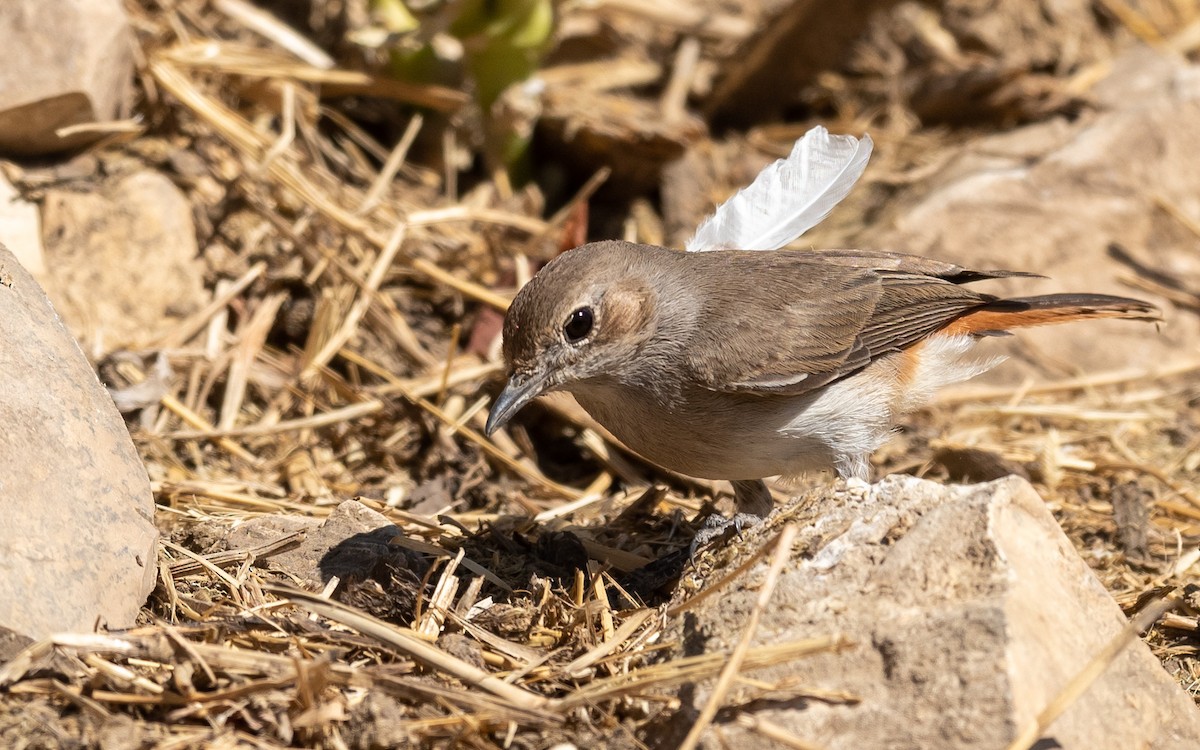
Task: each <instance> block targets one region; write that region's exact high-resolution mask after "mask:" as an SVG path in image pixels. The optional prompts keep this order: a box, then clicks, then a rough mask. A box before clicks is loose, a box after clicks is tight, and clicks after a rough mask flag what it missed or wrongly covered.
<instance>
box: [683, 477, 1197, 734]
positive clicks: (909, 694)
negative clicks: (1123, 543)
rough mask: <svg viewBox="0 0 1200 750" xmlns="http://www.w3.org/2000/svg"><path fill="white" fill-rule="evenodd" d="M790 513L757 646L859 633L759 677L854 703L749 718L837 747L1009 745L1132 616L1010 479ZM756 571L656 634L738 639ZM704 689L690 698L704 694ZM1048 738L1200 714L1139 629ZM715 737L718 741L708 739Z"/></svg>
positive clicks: (917, 484) (719, 644)
mask: <svg viewBox="0 0 1200 750" xmlns="http://www.w3.org/2000/svg"><path fill="white" fill-rule="evenodd" d="M783 513H784V515H785V517H786V516H790V518H788V519H787V520H790V521H792V522H794V523H796V524H798V525H799V527H800V528H801V529H802V531H801V532H800V534H799V537H798V539H797V542H796V544H795V545H794V550H796V552H795V553H794V559H793V562H792V564H791V565H789V566H788V567H787V568H785V570H784V573H783V575H782V578H781V579H780V582H779V584H778V586H777V588H776V590H775V592H774V595H773V598H772V600H771V605H770V607H768V609H767V610H766V613H765V615H764V617H763V619H762V622H761V625H760V627H759V629H758V632H757V635H756V639H755V642H756V643H757V644H776V643H782V642H787V641H793V640H798V639H803V638H808V637H814V636H821V635H832V634H842V635H844V636H846V637H848V638H849V640H850V641H851V642H852V644H853V645H852V646H851V647H850V648H848V649H846V650H844V651H841V652H838V653H827V654H821V655H817V656H815V657H810V658H803V659H797V660H795V661H792V662H790V663H785V664H779V665H776V666H773V667H770V668H768V669H764V670H758V671H755V672H753V673H751V676H752V677H754V678H756V679H762V680H766V681H776V680H781V679H784V678H786V679H788V680H789V681H793V682H792V684H800V685H803V686H805V688H811V689H816V690H829V691H845V692H848V693H851V694H853V695H856V696H858V698H860V699H861V702H859V703H857V704H856V705H846V704H827V703H822V702H820V701H792V702H787V701H764V702H763V704H762V706H761V707H759V708H757V709H755V715H756V716H757V717H758V718H760V719H764V720H767V721H770V722H773V723H775V724H778V725H780V726H782V727H784V728H786V729H787V730H788V731H790V732H792V733H793V734H794V735H795V736H796V737H798V738H800V739H803V740H806V741H809V742H812V743H814V744H816V745H819V746H821V747H826V748H829V749H830V750H839V749H842V748H845V749H849V748H895V749H897V750H900V749H901V748H903V749H906V750H907V749H909V748H922V750H938V749H939V748H945V750H968V749H969V748H979V749H980V750H983V749H984V748H987V749H988V750H993V749H994V748H1003V747H1006V746H1007V745H1008V744H1009V742H1010V741H1012V740H1013V739H1014V737H1015V736H1016V733H1017V732H1019V731H1020V730H1021V729H1023V728H1024V727H1026V726H1027V725H1028V724H1029V723H1031V722H1032V721H1033V720H1034V718H1035V717H1036V716H1037V714H1038V713H1039V712H1041V711H1042V709H1043V708H1045V707H1046V706H1047V704H1048V703H1049V702H1050V701H1051V700H1053V699H1054V697H1055V696H1056V695H1057V694H1058V692H1059V691H1060V690H1061V689H1062V688H1063V686H1064V685H1066V684H1067V682H1068V681H1069V680H1070V679H1071V678H1072V677H1074V676H1075V675H1076V674H1077V673H1078V672H1079V671H1080V670H1082V669H1083V668H1084V666H1085V665H1087V664H1088V663H1089V661H1090V660H1091V659H1092V658H1093V657H1094V656H1095V655H1096V654H1097V652H1099V651H1100V650H1101V649H1102V648H1103V647H1104V645H1105V644H1106V643H1108V642H1109V640H1110V639H1111V638H1112V637H1113V636H1114V635H1116V634H1117V633H1118V632H1120V630H1121V629H1122V627H1123V626H1124V625H1125V622H1126V620H1125V617H1124V616H1123V615H1122V613H1121V611H1120V609H1119V608H1118V607H1117V605H1116V603H1115V602H1114V601H1113V600H1112V598H1111V597H1110V596H1109V594H1108V593H1107V592H1106V591H1105V590H1104V588H1103V586H1101V584H1100V582H1099V581H1098V580H1097V579H1096V577H1095V576H1094V575H1093V574H1092V572H1091V570H1090V569H1089V568H1088V566H1087V564H1086V563H1085V562H1084V561H1083V560H1082V559H1081V558H1080V557H1079V555H1078V554H1077V553H1076V551H1075V549H1074V548H1073V547H1072V546H1071V544H1070V542H1069V541H1068V539H1067V538H1066V536H1065V535H1064V534H1063V533H1062V531H1061V529H1060V528H1059V527H1058V524H1057V523H1056V522H1055V520H1054V518H1053V517H1052V516H1051V515H1050V513H1049V511H1048V510H1047V509H1046V507H1045V504H1044V503H1043V501H1042V500H1041V498H1040V497H1039V496H1038V495H1037V493H1036V492H1035V491H1034V490H1033V488H1032V487H1031V486H1030V485H1029V484H1028V483H1027V482H1025V481H1024V480H1021V479H1018V478H1015V477H1010V478H1008V479H1002V480H997V481H995V482H991V483H988V484H982V485H972V486H941V485H938V484H935V483H932V482H926V481H922V480H919V479H915V478H912V477H890V478H888V479H885V480H883V481H882V482H880V483H879V484H878V485H875V486H873V487H871V488H870V489H869V490H866V491H857V492H856V491H852V490H849V491H845V492H840V493H833V494H832V496H829V495H826V496H824V497H821V498H819V499H818V501H817V502H812V503H808V504H804V503H801V504H799V505H797V506H793V507H792V508H790V509H785V510H784V511H783ZM781 520H782V519H781ZM750 533H752V534H753V533H762V534H766V533H768V532H767V531H766V530H763V531H751V532H750ZM748 547H749V548H751V549H753V546H752V545H748ZM761 570H762V566H760V567H759V568H758V571H759V575H761ZM759 583H760V580H758V579H757V578H756V576H755V574H754V573H749V574H747V575H746V576H745V577H744V578H743V579H742V580H740V581H739V582H738V583H737V584H736V585H735V586H733V587H731V588H730V589H727V590H725V591H723V592H722V595H721V596H719V597H713V598H711V599H709V600H707V601H705V602H704V603H702V604H700V605H699V606H697V607H696V608H694V609H693V610H691V612H690V614H689V617H688V618H684V619H683V621H682V622H680V623H679V624H678V625H677V626H676V627H677V629H678V632H669V633H667V635H666V636H665V637H664V639H663V641H664V642H671V641H672V640H674V641H675V642H678V643H681V644H685V646H684V647H683V649H682V650H683V652H684V654H677V655H685V654H687V653H694V652H698V651H701V650H703V651H712V650H718V649H720V650H728V649H732V648H733V646H734V644H735V643H736V642H737V641H738V639H739V638H740V637H741V635H742V632H743V630H744V628H745V623H746V616H747V613H748V612H749V611H750V609H751V608H752V606H753V603H754V601H755V599H756V598H757V596H758V591H757V585H758V584H759ZM697 623H698V624H699V625H697ZM707 687H708V686H707V685H706V686H704V688H703V689H701V690H698V691H697V692H696V695H695V696H694V697H693V698H692V699H691V701H692V705H691V706H690V707H688V708H691V709H695V710H698V709H699V707H700V706H701V705H703V701H704V700H705V698H706V697H707V692H706V690H707ZM694 715H695V714H694V713H693V712H692V711H691V710H686V709H685V710H684V711H682V712H680V715H679V719H678V720H677V723H678V724H679V726H677V727H670V728H668V731H669V732H671V731H673V732H678V733H679V735H680V736H682V734H683V733H684V732H686V731H687V728H688V726H687V725H688V724H689V723H690V721H691V720H692V717H693V716H694ZM721 731H722V732H723V733H724V735H725V741H726V743H727V745H728V746H730V747H743V746H749V745H748V743H750V742H755V741H758V740H756V739H755V735H751V734H747V733H746V730H743V729H742V728H741V727H740V726H738V725H737V724H733V723H728V724H724V725H723V726H722V727H721ZM1045 738H1048V739H1052V740H1053V741H1054V742H1057V743H1058V745H1049V744H1046V745H1044V746H1046V747H1050V746H1053V747H1062V748H1064V749H1065V750H1085V749H1086V750H1103V749H1105V748H1112V749H1113V750H1124V749H1125V748H1131V747H1138V748H1164V749H1166V748H1178V747H1200V711H1198V710H1197V708H1196V706H1195V705H1194V704H1193V703H1192V701H1191V700H1190V698H1188V696H1187V695H1186V694H1185V693H1184V692H1183V690H1182V689H1181V688H1180V687H1179V685H1178V684H1177V683H1175V681H1174V680H1173V679H1171V677H1170V676H1168V675H1167V674H1166V672H1164V671H1163V668H1162V666H1161V665H1160V664H1159V662H1158V660H1157V659H1155V658H1154V656H1153V655H1152V654H1151V653H1150V651H1149V649H1148V648H1147V647H1146V645H1145V644H1144V643H1142V642H1141V641H1140V640H1139V641H1137V642H1135V643H1134V644H1132V646H1131V647H1130V648H1128V649H1127V650H1125V651H1124V652H1123V653H1122V654H1121V655H1120V656H1119V657H1118V658H1117V660H1116V661H1115V662H1114V663H1113V664H1112V665H1111V666H1110V667H1109V669H1108V670H1107V671H1106V672H1105V673H1104V674H1103V675H1102V676H1101V677H1100V678H1099V679H1098V680H1097V681H1096V682H1095V683H1093V684H1092V686H1091V687H1090V688H1089V689H1088V691H1087V692H1086V693H1084V694H1083V696H1082V697H1080V698H1079V699H1078V700H1077V701H1075V703H1073V704H1072V705H1071V706H1070V707H1069V708H1068V709H1067V710H1066V712H1065V713H1064V714H1063V715H1062V716H1061V717H1060V718H1059V719H1058V720H1057V721H1055V722H1054V723H1053V724H1052V725H1051V726H1050V728H1049V731H1048V732H1047V733H1046V735H1045ZM707 746H708V747H718V746H719V745H718V744H717V742H716V740H715V739H713V738H712V736H711V735H710V737H709V738H708V740H707Z"/></svg>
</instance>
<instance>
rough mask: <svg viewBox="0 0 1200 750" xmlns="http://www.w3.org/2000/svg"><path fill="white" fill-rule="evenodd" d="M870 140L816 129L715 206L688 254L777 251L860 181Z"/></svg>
mask: <svg viewBox="0 0 1200 750" xmlns="http://www.w3.org/2000/svg"><path fill="white" fill-rule="evenodd" d="M872 145H873V144H872V143H871V137H870V136H869V135H863V137H862V138H861V139H858V138H855V137H854V136H852V135H830V134H829V131H828V130H826V129H825V128H823V127H820V126H817V127H815V128H813V129H812V130H810V131H808V132H807V133H805V134H804V137H803V138H801V139H800V140H798V141H796V145H795V146H793V147H792V153H791V154H789V155H788V158H786V159H779V160H778V161H776V162H775V163H774V164H772V165H770V166H769V167H767V168H766V169H764V170H763V171H761V172H759V173H758V177H755V178H754V182H752V183H750V186H749V187H745V188H742V189H741V190H739V191H738V192H737V194H735V195H734V196H733V197H732V198H730V199H729V200H727V201H725V202H724V203H722V204H721V205H720V206H718V207H717V210H716V211H715V212H714V213H713V215H712V216H710V217H708V218H707V219H705V220H704V222H702V223H701V224H700V226H699V227H698V228H697V229H696V235H695V236H694V237H692V239H691V240H689V241H688V243H687V250H688V252H701V251H704V250H724V249H737V250H777V249H779V248H781V247H783V246H784V245H786V244H788V243H789V242H791V241H792V240H795V239H796V238H797V237H799V236H800V235H802V234H804V233H805V232H807V231H808V230H809V229H811V228H812V227H813V226H814V225H816V224H817V223H818V222H820V221H821V220H822V219H824V218H825V217H826V216H828V215H829V212H830V211H832V210H833V207H834V206H836V205H837V204H838V203H839V202H841V200H842V199H843V198H845V197H846V194H847V193H849V192H850V188H852V187H854V183H855V182H857V181H858V178H859V177H860V176H862V173H863V170H864V169H866V167H867V159H869V158H870V157H871V147H872Z"/></svg>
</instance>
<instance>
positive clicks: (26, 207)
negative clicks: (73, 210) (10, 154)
mask: <svg viewBox="0 0 1200 750" xmlns="http://www.w3.org/2000/svg"><path fill="white" fill-rule="evenodd" d="M0 242H3V243H4V244H5V245H6V246H7V247H8V249H9V251H10V252H12V254H13V255H15V256H17V260H19V261H21V265H23V266H25V268H26V269H27V270H28V271H29V272H30V273H32V274H33V275H34V276H40V275H42V274H44V273H45V272H46V254H45V250H43V248H42V220H41V213H40V212H39V211H38V207H37V204H35V203H30V202H28V201H25V200H23V199H22V198H21V194H20V193H18V192H17V189H16V188H15V187H13V186H12V184H11V183H9V181H8V180H7V179H6V178H5V177H4V175H3V174H0Z"/></svg>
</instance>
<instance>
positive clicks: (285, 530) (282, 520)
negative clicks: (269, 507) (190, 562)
mask: <svg viewBox="0 0 1200 750" xmlns="http://www.w3.org/2000/svg"><path fill="white" fill-rule="evenodd" d="M296 531H304V532H305V537H304V540H303V541H301V542H300V543H299V544H298V545H296V546H295V547H292V548H290V549H287V550H284V551H282V552H279V553H277V554H274V555H272V556H271V557H270V558H269V559H268V561H267V567H268V568H269V569H271V570H277V571H282V572H285V573H287V574H288V575H290V576H295V577H296V578H299V579H300V580H302V581H305V582H306V583H308V585H309V586H311V587H313V588H314V589H320V588H321V587H322V586H324V585H325V583H327V582H328V581H329V579H330V578H332V577H333V576H337V577H339V578H347V577H359V578H361V577H363V576H366V575H368V574H369V573H370V572H371V571H372V569H373V568H374V566H375V564H376V563H377V562H378V561H380V560H381V559H384V558H387V557H390V556H393V555H396V554H397V553H400V554H403V550H398V549H397V548H395V547H391V546H389V544H388V542H390V541H391V540H392V539H394V538H395V537H397V536H401V535H402V534H403V533H404V532H402V531H401V530H400V528H399V527H397V526H396V525H395V524H393V523H392V522H391V521H389V520H388V519H387V517H386V516H384V515H383V514H381V513H378V512H376V511H374V510H371V509H370V508H368V507H367V506H365V505H363V504H362V503H360V502H358V501H357V500H347V501H345V502H343V503H342V504H340V505H338V507H337V508H334V510H333V512H332V513H330V514H329V517H328V518H326V519H325V521H324V522H318V521H315V520H314V519H310V518H304V519H297V518H295V517H290V516H263V517H260V518H255V519H251V520H249V521H247V522H246V523H243V524H239V525H238V526H237V527H235V528H234V529H233V530H232V531H231V532H230V534H229V536H228V538H227V539H226V546H227V547H228V548H229V549H250V548H253V547H256V546H259V545H261V544H264V543H267V542H270V541H273V540H275V539H279V538H280V537H283V536H286V535H288V534H291V533H293V532H296Z"/></svg>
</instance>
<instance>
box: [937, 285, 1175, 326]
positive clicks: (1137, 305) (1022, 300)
mask: <svg viewBox="0 0 1200 750" xmlns="http://www.w3.org/2000/svg"><path fill="white" fill-rule="evenodd" d="M1089 318H1123V319H1126V320H1146V321H1159V320H1162V314H1161V313H1160V312H1159V309H1158V308H1157V307H1155V306H1154V305H1152V304H1150V303H1149V302H1142V301H1141V300H1136V299H1130V298H1129V297H1114V296H1111V295H1107V294H1044V295H1040V296H1037V297H1014V298H1012V299H998V300H996V301H994V302H988V303H987V304H985V305H983V306H981V307H977V308H975V309H974V310H971V311H969V312H967V313H966V314H964V315H962V316H961V317H959V318H958V319H956V320H955V321H954V322H953V323H951V324H950V325H948V326H947V327H946V328H945V329H944V330H945V332H946V333H967V334H973V335H976V336H986V335H989V334H997V333H1003V332H1005V331H1009V330H1012V329H1013V328H1029V327H1031V326H1044V325H1054V324H1056V323H1069V322H1071V321H1073V320H1087V319H1089Z"/></svg>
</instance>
